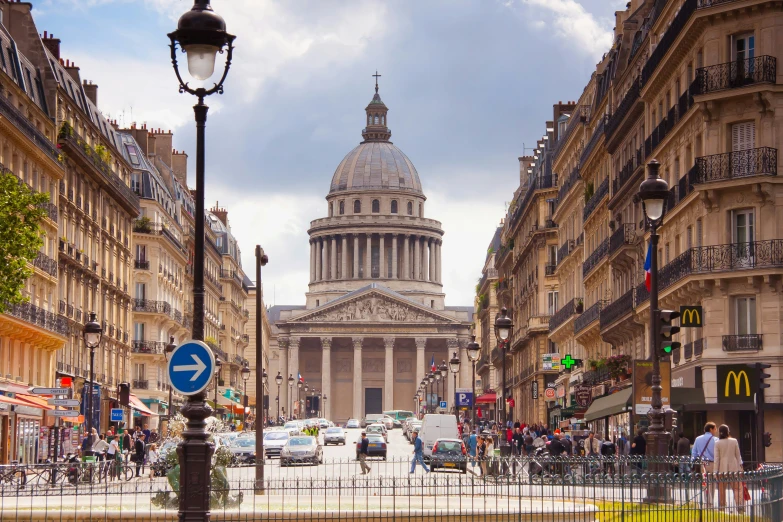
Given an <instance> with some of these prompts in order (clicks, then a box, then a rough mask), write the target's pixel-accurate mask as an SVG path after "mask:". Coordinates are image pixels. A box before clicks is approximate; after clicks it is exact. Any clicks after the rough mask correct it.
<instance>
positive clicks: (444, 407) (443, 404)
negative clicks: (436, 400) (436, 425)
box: [440, 401, 447, 410]
mask: <svg viewBox="0 0 783 522" xmlns="http://www.w3.org/2000/svg"><path fill="white" fill-rule="evenodd" d="M446 406H447V405H446V401H440V409H442V410H445V409H446Z"/></svg>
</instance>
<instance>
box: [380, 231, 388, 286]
mask: <svg viewBox="0 0 783 522" xmlns="http://www.w3.org/2000/svg"><path fill="white" fill-rule="evenodd" d="M378 235H379V236H380V237H379V240H378V277H380V278H381V279H386V277H387V273H386V234H384V233H383V232H381V233H380V234H378Z"/></svg>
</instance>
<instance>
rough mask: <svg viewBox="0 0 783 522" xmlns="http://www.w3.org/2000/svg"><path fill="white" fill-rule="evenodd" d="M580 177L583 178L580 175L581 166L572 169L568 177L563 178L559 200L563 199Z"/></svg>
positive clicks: (558, 193)
mask: <svg viewBox="0 0 783 522" xmlns="http://www.w3.org/2000/svg"><path fill="white" fill-rule="evenodd" d="M580 179H582V178H581V177H580V176H579V167H577V168H575V169H574V170H572V171H571V173H570V174H569V175H568V177H567V178H565V179H564V180H563V183H561V184H560V188H559V189H558V191H557V200H558V201H563V200H564V199H565V197H566V196H567V195H568V193H569V192H571V189H572V188H574V185H576V183H577V182H578V181H579V180H580Z"/></svg>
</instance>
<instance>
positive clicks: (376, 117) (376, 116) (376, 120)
mask: <svg viewBox="0 0 783 522" xmlns="http://www.w3.org/2000/svg"><path fill="white" fill-rule="evenodd" d="M375 124H376V125H378V115H377V114H376V115H375Z"/></svg>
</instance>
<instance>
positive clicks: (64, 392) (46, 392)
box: [30, 388, 70, 395]
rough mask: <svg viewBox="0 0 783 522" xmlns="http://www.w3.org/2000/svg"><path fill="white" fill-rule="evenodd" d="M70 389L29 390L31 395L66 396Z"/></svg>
mask: <svg viewBox="0 0 783 522" xmlns="http://www.w3.org/2000/svg"><path fill="white" fill-rule="evenodd" d="M69 390H70V388H30V393H32V394H33V395H68V391H69Z"/></svg>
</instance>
